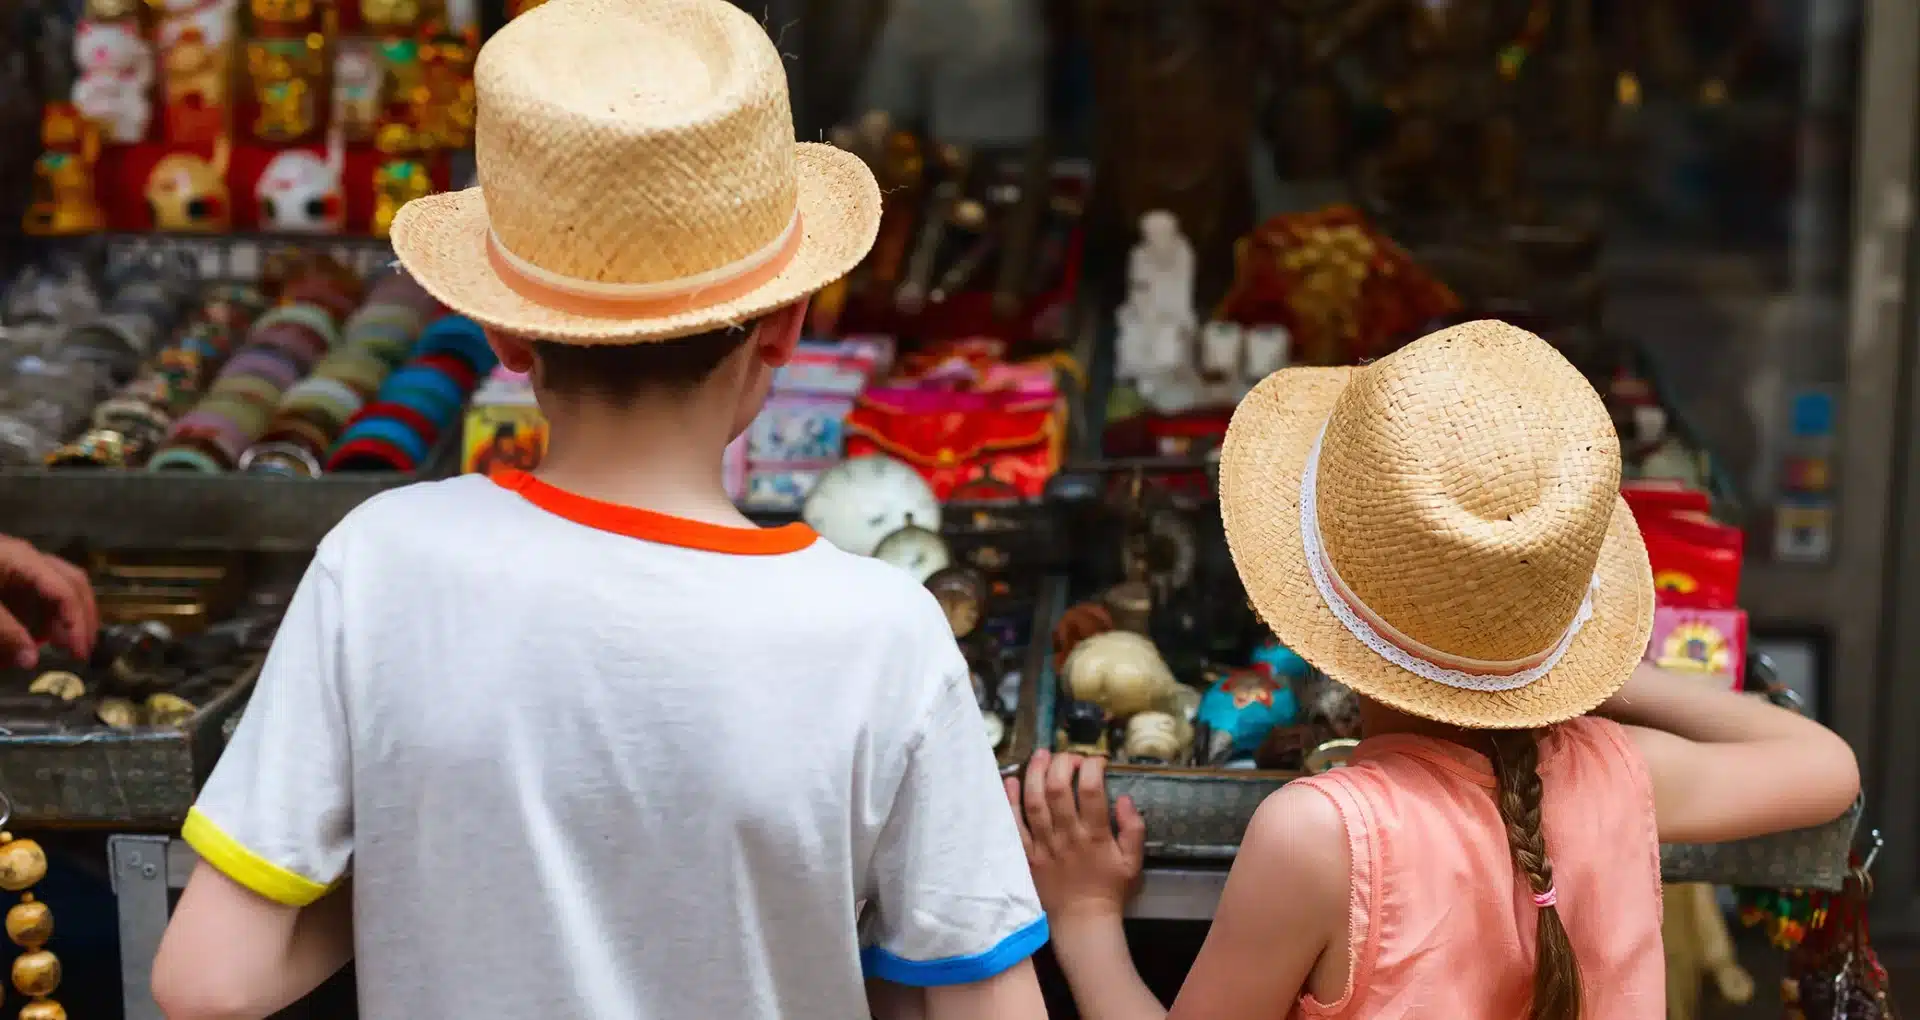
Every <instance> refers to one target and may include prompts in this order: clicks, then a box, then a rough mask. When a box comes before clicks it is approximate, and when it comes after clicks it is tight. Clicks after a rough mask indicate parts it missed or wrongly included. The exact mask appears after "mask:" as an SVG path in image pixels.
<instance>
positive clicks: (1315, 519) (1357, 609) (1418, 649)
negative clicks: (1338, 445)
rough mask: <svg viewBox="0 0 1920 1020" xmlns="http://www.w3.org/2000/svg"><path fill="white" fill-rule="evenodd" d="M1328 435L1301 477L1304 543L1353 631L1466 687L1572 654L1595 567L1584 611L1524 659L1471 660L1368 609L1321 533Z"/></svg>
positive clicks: (1513, 676)
mask: <svg viewBox="0 0 1920 1020" xmlns="http://www.w3.org/2000/svg"><path fill="white" fill-rule="evenodd" d="M1326 436H1327V430H1326V426H1324V425H1323V426H1321V428H1320V434H1319V435H1318V436H1317V437H1315V438H1314V441H1313V449H1312V451H1311V452H1309V453H1308V454H1307V465H1306V468H1305V469H1304V470H1303V471H1302V473H1301V477H1300V542H1301V545H1302V546H1304V547H1305V550H1306V554H1307V572H1308V573H1310V574H1312V575H1313V586H1314V587H1315V588H1317V589H1319V592H1320V598H1321V600H1322V601H1324V602H1325V603H1326V604H1327V608H1328V609H1329V610H1332V612H1333V615H1334V618H1335V619H1337V620H1339V621H1340V625H1341V626H1342V627H1345V628H1346V629H1347V633H1349V634H1352V635H1353V636H1354V637H1355V638H1357V639H1359V641H1360V643H1361V644H1364V645H1366V646H1367V648H1368V649H1370V650H1371V651H1372V652H1373V653H1374V654H1375V655H1378V656H1380V657H1381V658H1382V659H1385V660H1387V661H1388V662H1390V663H1392V664H1393V665H1395V666H1398V667H1400V668H1401V669H1404V670H1406V671H1407V672H1409V673H1412V674H1413V675H1415V676H1417V677H1420V678H1422V679H1425V680H1432V681H1433V682H1435V683H1439V684H1445V685H1447V686H1448V687H1454V688H1458V689H1460V690H1463V691H1485V692H1495V691H1512V690H1518V689H1520V688H1522V687H1525V686H1527V685H1528V684H1531V683H1533V682H1534V681H1536V680H1538V679H1540V678H1541V677H1543V676H1546V675H1547V674H1548V673H1550V672H1552V671H1553V668H1554V667H1555V666H1557V665H1559V664H1560V659H1561V657H1562V656H1564V655H1566V654H1567V649H1569V648H1571V647H1573V639H1574V638H1575V637H1576V636H1577V635H1578V634H1579V633H1580V628H1581V627H1583V626H1585V625H1586V623H1587V621H1588V620H1591V619H1593V596H1594V593H1595V592H1597V591H1599V589H1600V574H1599V572H1598V571H1595V572H1594V575H1593V580H1592V581H1591V582H1590V583H1589V584H1588V585H1587V595H1586V598H1584V599H1582V600H1581V602H1580V610H1579V611H1578V612H1576V613H1575V614H1574V616H1573V622H1572V623H1570V624H1568V625H1567V629H1566V632H1565V633H1563V634H1562V635H1560V640H1559V641H1558V642H1556V643H1555V644H1554V645H1553V646H1552V647H1551V648H1548V649H1547V650H1546V651H1543V652H1540V653H1538V654H1536V655H1531V656H1528V657H1526V658H1524V659H1513V660H1507V661H1504V662H1495V661H1488V660H1481V659H1469V658H1465V657H1463V656H1458V655H1453V654H1450V653H1448V652H1444V651H1441V650H1440V649H1438V648H1434V647H1432V646H1430V645H1425V644H1422V643H1420V642H1419V641H1416V640H1414V639H1413V638H1410V637H1408V636H1407V635H1405V634H1403V633H1401V632H1400V631H1398V630H1396V629H1394V627H1393V626H1392V625H1391V624H1389V623H1387V621H1386V620H1385V619H1383V618H1382V617H1381V616H1380V614H1378V613H1376V612H1374V611H1373V610H1372V609H1370V608H1368V606H1367V604H1366V603H1365V602H1363V601H1361V599H1360V597H1359V596H1358V595H1355V594H1354V593H1353V590H1352V589H1351V588H1349V587H1348V586H1347V585H1346V583H1345V582H1343V581H1342V580H1341V579H1340V573H1339V571H1337V570H1335V569H1334V566H1333V561H1332V560H1331V559H1330V558H1329V557H1328V556H1327V549H1326V545H1325V543H1324V542H1323V541H1322V540H1321V537H1320V509H1319V491H1318V490H1319V485H1318V479H1319V474H1320V444H1321V442H1322V441H1323V440H1325V439H1326Z"/></svg>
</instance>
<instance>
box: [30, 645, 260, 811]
mask: <svg viewBox="0 0 1920 1020" xmlns="http://www.w3.org/2000/svg"><path fill="white" fill-rule="evenodd" d="M259 673H260V665H259V663H255V664H253V665H252V666H250V667H248V668H247V669H246V670H245V671H244V672H242V673H241V674H240V676H239V677H238V679H236V680H234V681H233V683H232V684H231V685H229V686H228V687H227V688H226V689H225V690H223V691H221V692H220V693H219V694H217V695H215V696H214V697H213V698H212V699H210V700H208V701H207V703H206V704H204V705H202V706H201V707H200V710H199V711H197V712H195V713H194V714H193V716H192V717H190V718H189V719H188V720H187V721H186V723H185V724H184V725H182V726H180V727H178V728H170V727H149V728H142V729H136V730H112V729H106V728H104V727H102V728H100V729H97V730H84V731H78V732H73V733H5V732H0V791H4V792H5V794H6V797H7V799H8V800H9V801H11V802H12V804H13V822H12V824H13V825H15V826H16V827H19V828H36V829H75V828H95V829H113V830H116V831H127V830H138V829H151V830H155V831H174V830H178V829H179V828H180V824H181V823H182V822H184V821H185V820H186V817H187V809H188V808H190V807H192V806H193V799H194V796H195V795H196V794H198V793H199V791H200V784H201V783H203V782H205V781H206V778H207V775H208V774H209V773H210V772H212V771H213V763H214V760H215V759H217V758H219V756H220V752H221V750H222V749H223V748H225V746H226V737H227V730H226V727H227V724H228V722H229V721H230V720H231V719H233V718H234V716H236V715H237V714H238V713H239V712H240V710H241V709H242V708H243V707H244V706H245V705H246V702H247V696H248V695H249V694H250V693H251V692H252V690H253V684H254V680H255V679H256V678H257V677H258V676H259Z"/></svg>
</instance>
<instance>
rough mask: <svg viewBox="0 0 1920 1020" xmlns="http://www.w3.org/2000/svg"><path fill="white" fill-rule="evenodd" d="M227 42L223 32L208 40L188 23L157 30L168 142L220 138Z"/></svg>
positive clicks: (224, 110)
mask: <svg viewBox="0 0 1920 1020" xmlns="http://www.w3.org/2000/svg"><path fill="white" fill-rule="evenodd" d="M226 31H231V29H230V28H228V29H226ZM230 45H231V44H230V43H229V42H228V41H227V37H226V36H224V35H223V36H220V37H218V38H217V39H215V38H210V37H209V36H208V34H207V33H206V31H205V30H204V29H203V28H202V27H201V26H200V25H199V24H197V23H194V22H191V21H188V22H186V23H185V24H184V25H183V26H182V27H179V28H177V29H172V30H169V29H162V34H161V36H160V72H161V76H162V78H163V80H164V82H165V88H164V89H163V91H162V97H163V99H164V103H165V114H166V137H167V141H168V142H169V143H171V144H174V145H203V144H207V143H210V142H212V141H213V140H214V139H215V138H218V137H219V136H220V134H221V132H222V130H223V129H224V127H225V122H226V113H227V105H228V94H227V93H228V87H227V82H228V77H229V75H230V73H231V68H230V66H229V65H230V61H229V47H230Z"/></svg>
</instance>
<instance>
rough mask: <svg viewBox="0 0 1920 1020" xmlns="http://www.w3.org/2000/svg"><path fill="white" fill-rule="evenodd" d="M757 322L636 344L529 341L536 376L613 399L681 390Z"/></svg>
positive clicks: (565, 392)
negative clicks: (537, 365)
mask: <svg viewBox="0 0 1920 1020" xmlns="http://www.w3.org/2000/svg"><path fill="white" fill-rule="evenodd" d="M757 325H758V323H757V322H744V323H741V324H740V325H737V326H725V327H722V328H720V329H716V330H712V331H710V332H706V333H696V334H694V335H693V336H686V337H679V338H677V339H673V340H661V341H656V342H649V343H636V344H563V343H555V342H553V341H551V340H536V341H534V342H533V352H534V356H535V357H536V358H538V359H539V361H540V382H541V385H542V386H544V387H545V388H546V389H548V390H551V391H553V392H555V393H558V394H560V395H562V396H575V397H577V396H595V397H600V398H602V399H605V400H611V401H614V402H616V403H617V402H624V401H629V400H633V399H634V398H636V397H639V396H641V395H643V394H645V393H648V392H660V393H683V392H685V391H687V390H690V389H693V388H694V387H696V386H698V385H700V384H701V383H703V382H706V381H707V379H708V378H709V377H711V376H712V375H713V373H714V371H715V370H716V369H718V368H719V367H720V363H721V362H723V361H725V360H727V358H729V357H731V356H732V355H733V353H734V352H735V351H738V350H739V349H740V348H741V347H742V346H744V345H745V344H746V343H747V341H748V340H750V339H752V337H753V333H754V328H755V327H756V326H757Z"/></svg>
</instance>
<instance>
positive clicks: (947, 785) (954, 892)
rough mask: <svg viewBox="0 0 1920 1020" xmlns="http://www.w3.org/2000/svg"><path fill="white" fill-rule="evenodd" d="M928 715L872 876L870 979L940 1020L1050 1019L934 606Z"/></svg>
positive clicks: (999, 821) (1035, 905) (1039, 920)
mask: <svg viewBox="0 0 1920 1020" xmlns="http://www.w3.org/2000/svg"><path fill="white" fill-rule="evenodd" d="M927 601H928V605H927V609H928V613H927V614H926V616H927V620H926V626H927V632H928V636H927V638H926V640H927V641H928V643H929V646H930V647H932V648H934V649H935V651H934V653H933V654H932V655H931V656H930V658H932V659H933V662H932V663H931V664H930V665H931V667H932V669H933V672H934V677H933V678H932V679H931V680H930V681H922V682H924V683H930V684H931V686H932V688H933V689H932V690H931V691H930V704H927V707H926V708H925V709H924V710H922V711H921V713H920V716H921V718H920V719H919V721H918V724H917V725H916V726H915V727H914V728H913V731H912V732H913V735H912V736H911V737H910V738H909V739H910V741H911V742H910V743H909V744H908V745H907V749H906V751H905V752H904V754H903V755H902V756H901V757H900V759H899V761H900V768H901V769H902V771H901V772H900V774H899V781H898V783H897V784H889V785H891V786H892V787H893V789H892V797H891V799H890V801H888V802H887V807H886V814H885V817H884V819H883V820H881V824H880V829H879V834H878V838H877V840H876V843H875V846H874V851H873V854H872V857H871V863H870V865H869V873H870V879H869V882H870V889H869V890H868V896H869V899H870V902H871V905H872V908H873V911H874V915H873V920H874V924H873V925H872V928H871V931H870V932H869V933H868V937H867V939H866V941H867V945H866V947H865V949H864V950H863V951H862V953H861V965H862V967H863V968H864V969H865V971H866V975H867V977H868V978H870V979H873V978H877V979H880V980H882V981H887V982H892V983H893V984H896V985H906V986H910V987H919V988H924V989H926V993H925V996H926V999H925V1001H926V1015H927V1016H928V1017H930V1018H931V1020H974V1018H979V1020H988V1018H991V1020H1042V1018H1044V1017H1045V1016H1046V1007H1045V1004H1044V1001H1043V1000H1042V998H1041V996H1040V984H1039V980H1038V979H1037V978H1036V977H1035V976H1034V973H1033V968H1032V966H1031V965H1030V964H1029V958H1030V957H1032V955H1033V954H1034V953H1035V952H1036V951H1037V950H1039V948H1040V947H1041V946H1042V945H1045V944H1046V941H1047V918H1046V915H1045V914H1044V913H1043V912H1042V911H1041V908H1040V901H1039V897H1037V896H1036V895H1034V890H1033V878H1032V876H1031V875H1029V874H1028V872H1027V862H1026V856H1025V854H1024V853H1023V851H1022V850H1021V848H1020V837H1019V833H1018V832H1017V831H1016V830H1015V828H1014V825H1013V818H1012V817H1011V816H1010V815H1009V814H1008V813H1007V808H1006V801H1005V800H1004V799H1003V798H1002V794H1001V789H1000V777H999V771H998V769H997V767H996V765H995V763H994V760H993V751H992V749H991V748H989V747H988V746H987V741H986V737H985V735H984V734H982V733H981V729H980V709H979V707H978V706H977V705H976V704H974V700H973V687H972V683H971V681H970V680H969V678H968V671H967V665H966V662H965V660H963V659H962V658H961V656H960V652H959V649H958V648H955V647H954V646H953V639H952V637H951V636H949V635H948V634H947V632H946V630H945V621H944V619H943V618H942V617H941V616H940V615H939V610H938V607H937V606H935V605H933V604H932V599H931V598H930V597H929V599H928V600H927Z"/></svg>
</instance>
